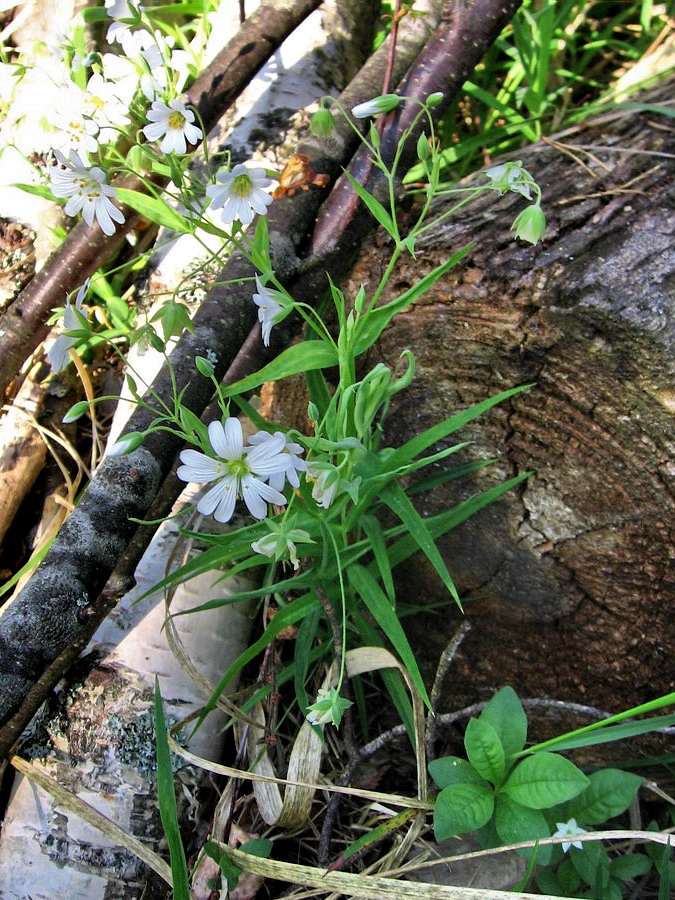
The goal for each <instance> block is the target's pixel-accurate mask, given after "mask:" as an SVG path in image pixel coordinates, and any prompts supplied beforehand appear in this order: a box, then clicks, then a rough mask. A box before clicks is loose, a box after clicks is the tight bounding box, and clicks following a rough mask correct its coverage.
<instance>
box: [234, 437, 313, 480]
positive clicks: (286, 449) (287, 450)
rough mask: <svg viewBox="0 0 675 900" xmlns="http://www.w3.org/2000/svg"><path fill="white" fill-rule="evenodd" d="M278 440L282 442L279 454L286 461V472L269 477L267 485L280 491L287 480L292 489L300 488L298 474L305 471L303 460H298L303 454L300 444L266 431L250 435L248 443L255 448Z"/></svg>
mask: <svg viewBox="0 0 675 900" xmlns="http://www.w3.org/2000/svg"><path fill="white" fill-rule="evenodd" d="M279 439H281V440H282V441H283V445H282V449H281V453H282V455H283V456H284V457H285V459H286V470H285V471H277V472H275V473H274V475H272V476H270V478H269V483H270V484H271V485H272V487H273V488H276V490H278V491H281V490H282V489H283V487H284V484H285V483H286V480H287V479H288V483H289V484H290V485H291V486H292V487H294V488H298V487H300V479H299V478H298V472H306V471H307V463H306V462H305V460H304V459H300V454H301V453H304V452H305V450H304V447H301V446H300V444H296V443H295V442H294V441H289V440H288V438H287V437H286V435H285V434H283V433H282V432H281V431H275V432H274V434H270V433H269V432H268V431H259V432H258V433H257V434H254V435H252V436H251V437H250V438H249V439H248V442H249V444H251V445H252V446H254V447H257V446H259V445H260V444H264V443H266V442H268V441H273V440H279Z"/></svg>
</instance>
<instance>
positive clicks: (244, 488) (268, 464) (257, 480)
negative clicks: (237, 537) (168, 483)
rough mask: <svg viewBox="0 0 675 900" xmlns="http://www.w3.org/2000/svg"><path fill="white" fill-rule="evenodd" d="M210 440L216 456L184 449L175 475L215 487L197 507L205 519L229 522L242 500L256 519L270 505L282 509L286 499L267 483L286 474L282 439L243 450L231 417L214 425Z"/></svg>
mask: <svg viewBox="0 0 675 900" xmlns="http://www.w3.org/2000/svg"><path fill="white" fill-rule="evenodd" d="M208 432H209V441H210V443H211V447H212V448H213V451H214V453H215V454H216V456H215V458H214V457H213V456H207V455H206V454H205V453H201V452H200V451H199V450H183V451H182V453H181V455H180V459H181V462H182V463H183V465H182V466H179V467H178V470H177V471H176V475H177V476H178V477H179V478H180V479H182V480H183V481H189V482H196V483H197V484H205V483H209V482H211V481H214V482H215V484H214V486H213V487H212V488H211V489H210V490H209V491H207V493H206V494H204V496H203V497H202V499H201V500H200V501H199V503H198V504H197V510H198V511H199V512H200V513H201V514H202V515H203V516H211V515H212V516H213V517H214V519H215V520H216V521H217V522H229V521H230V519H231V518H232V516H233V515H234V505H235V503H236V501H237V499H238V498H239V497H241V499H243V501H244V503H245V504H246V506H247V507H248V510H249V512H250V513H251V515H252V516H254V517H255V518H256V519H264V518H265V516H266V515H267V504H268V503H274V504H275V505H277V506H283V505H284V504H285V503H286V498H285V497H284V495H283V494H281V493H280V492H279V491H277V490H276V489H275V488H273V487H272V486H271V485H269V484H266V482H267V481H268V480H269V479H270V478H272V477H274V475H275V473H277V472H279V471H281V472H282V473H283V472H285V471H286V467H287V459H288V456H287V455H286V454H284V453H282V450H283V448H284V440H283V437H282V438H281V439H279V438H276V437H274V438H272V440H270V441H265V442H263V443H260V444H258V445H257V446H253V447H244V436H243V432H242V429H241V423H240V422H239V419H236V418H234V417H230V418H228V419H226V420H225V425H224V426H223V424H222V423H221V422H217V421H216V422H211V423H210V425H209V427H208Z"/></svg>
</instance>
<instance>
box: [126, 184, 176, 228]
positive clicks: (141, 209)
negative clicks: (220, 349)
mask: <svg viewBox="0 0 675 900" xmlns="http://www.w3.org/2000/svg"><path fill="white" fill-rule="evenodd" d="M115 194H116V196H117V199H118V200H120V201H121V202H122V203H126V205H127V206H130V207H131V208H132V209H135V210H136V212H137V213H140V214H141V215H142V216H143V218H145V219H149V220H150V221H151V222H155V223H156V224H157V225H164V226H165V227H166V228H170V229H171V230H172V231H178V232H179V233H180V234H191V233H192V231H193V228H192V226H191V225H190V223H189V222H188V220H187V219H186V218H185V216H181V214H180V213H178V212H176V210H175V209H172V208H171V207H170V206H169V205H168V203H166V202H165V201H164V200H158V199H156V198H155V197H149V196H148V195H147V194H142V193H140V191H132V190H129V188H121V187H116V188H115Z"/></svg>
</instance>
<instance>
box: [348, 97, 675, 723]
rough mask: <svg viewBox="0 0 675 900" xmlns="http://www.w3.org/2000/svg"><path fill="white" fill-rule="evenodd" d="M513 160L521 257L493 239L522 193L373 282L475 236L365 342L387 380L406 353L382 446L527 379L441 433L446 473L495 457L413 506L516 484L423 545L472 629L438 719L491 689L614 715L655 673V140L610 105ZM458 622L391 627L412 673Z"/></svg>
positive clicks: (370, 263)
mask: <svg viewBox="0 0 675 900" xmlns="http://www.w3.org/2000/svg"><path fill="white" fill-rule="evenodd" d="M671 95H672V85H671V86H670V88H669V87H668V86H665V87H664V88H663V89H662V90H661V92H660V97H661V98H662V99H670V97H671ZM657 99H658V97H657ZM652 102H653V98H652ZM522 159H523V162H524V164H525V165H526V167H527V168H528V169H529V170H530V171H531V172H532V173H533V175H534V176H535V178H536V179H537V180H538V181H539V183H540V184H541V186H542V189H543V195H544V204H545V209H546V213H547V217H548V222H549V225H548V229H547V233H546V240H545V242H544V244H543V246H541V245H540V246H539V247H537V248H533V247H530V245H523V244H521V243H520V242H517V241H515V240H514V239H513V236H512V234H511V233H510V232H509V226H510V223H511V221H512V219H513V217H514V216H515V214H516V212H517V211H518V210H519V209H520V208H522V204H523V201H522V198H518V197H517V196H516V195H514V194H510V195H508V196H505V197H503V198H501V199H495V198H494V196H486V197H485V198H484V199H483V200H481V202H480V203H479V204H477V205H476V206H475V207H472V210H471V211H470V212H467V213H463V214H461V216H460V217H459V218H458V219H457V220H456V221H455V222H454V223H452V224H449V225H443V226H442V227H439V228H438V229H434V230H432V232H431V234H430V236H429V239H428V240H427V241H426V242H420V244H419V249H420V253H419V256H418V260H417V261H416V262H415V261H412V260H410V261H409V262H408V263H407V264H406V266H405V267H404V268H403V270H402V271H401V272H400V274H399V276H398V278H397V279H395V280H394V282H393V285H392V294H398V293H399V292H400V291H401V290H403V289H405V288H406V287H408V286H409V285H410V284H411V283H412V282H413V281H414V280H416V279H418V278H419V277H420V275H422V274H424V273H425V272H426V271H428V270H430V269H431V268H432V267H433V266H435V265H436V264H438V263H439V262H441V261H442V260H444V259H446V258H447V257H448V255H449V253H450V252H453V251H456V250H457V249H459V248H460V247H462V246H463V245H464V244H466V243H468V242H470V241H473V240H476V241H477V242H478V245H477V247H476V249H475V250H474V251H473V252H472V253H471V254H470V256H469V257H468V258H467V260H466V261H465V262H463V263H462V264H461V265H460V266H459V267H457V268H456V269H455V270H453V271H452V272H451V273H449V276H448V277H446V278H445V280H443V281H440V282H438V283H437V284H436V286H435V287H434V289H432V290H431V291H430V292H429V293H428V294H426V295H425V296H424V297H423V298H421V299H420V300H419V301H418V302H417V304H416V305H415V307H414V308H413V309H412V310H411V311H410V312H408V313H406V314H405V315H401V316H399V317H398V318H397V319H396V320H395V322H394V324H393V327H392V328H390V329H389V330H388V332H387V333H386V334H385V335H384V337H383V339H382V341H381V343H380V346H379V348H378V358H379V359H382V360H384V361H385V362H386V363H388V364H389V365H391V366H393V365H394V364H395V362H396V360H397V358H398V355H399V353H400V351H401V350H402V349H404V348H406V347H409V348H411V349H412V350H413V351H414V353H415V357H416V360H417V374H416V377H415V379H414V381H413V384H412V386H411V387H410V388H409V390H407V391H405V392H404V393H402V394H399V395H397V397H396V400H397V401H398V403H397V405H396V406H395V408H394V409H393V411H392V414H391V416H390V419H389V422H388V427H387V432H388V434H387V438H388V440H389V441H390V442H391V443H392V444H395V445H397V444H399V443H401V442H402V441H404V440H405V439H407V438H408V437H410V436H412V435H413V434H415V433H417V432H418V431H420V430H422V429H423V428H425V427H428V426H430V425H431V424H433V423H434V422H436V421H439V420H440V419H442V418H444V417H445V416H446V415H448V414H449V413H450V412H452V411H454V410H456V409H459V408H464V407H466V406H468V405H470V404H472V403H474V402H477V401H479V400H481V399H483V398H485V397H486V396H489V395H491V394H494V393H497V392H498V391H500V390H503V389H506V388H508V387H512V386H514V385H518V384H523V383H529V382H532V383H533V385H534V386H533V387H532V389H531V390H530V391H528V392H526V393H524V394H522V395H519V396H518V397H517V398H516V399H514V400H513V402H511V403H510V404H508V405H504V406H503V407H501V408H500V409H497V410H495V411H494V412H492V413H491V414H490V415H489V416H487V417H485V418H484V419H481V420H480V421H479V422H478V423H477V424H476V425H475V426H473V427H472V428H469V429H465V431H464V432H462V435H461V436H462V438H465V439H466V438H472V439H473V440H474V441H475V444H474V445H473V447H472V448H471V449H470V451H469V452H467V454H466V455H465V459H466V458H471V459H474V458H482V457H495V456H496V457H498V461H497V463H496V464H495V465H494V466H492V467H489V468H488V469H486V470H483V471H482V472H481V473H479V475H478V476H476V477H475V478H473V479H471V480H469V481H467V480H461V481H455V482H452V483H451V485H450V486H449V487H447V488H444V489H440V490H438V491H436V492H435V493H434V494H433V495H432V496H429V498H428V499H427V500H424V501H422V503H421V505H422V508H423V510H424V512H426V513H430V512H436V511H438V510H440V509H441V508H443V507H445V506H447V505H448V504H451V503H453V502H456V501H457V500H461V499H464V498H465V497H467V496H470V495H472V494H474V493H476V492H477V491H478V490H481V489H483V488H485V487H487V486H489V485H492V484H495V483H497V482H498V481H499V480H500V478H504V477H509V476H511V475H514V474H515V473H517V472H522V471H524V470H533V474H532V476H531V477H530V478H529V480H528V481H527V482H526V483H525V484H524V485H523V486H522V487H521V488H520V490H519V491H518V492H514V493H512V494H510V495H509V496H508V498H507V499H504V500H502V501H501V502H499V503H497V504H495V505H494V506H491V507H489V508H487V509H485V510H484V511H482V512H481V513H480V514H479V515H477V516H476V517H475V518H473V519H471V520H469V521H468V522H467V523H466V524H465V525H463V526H462V527H461V528H459V529H457V530H456V531H454V532H452V533H450V534H449V535H448V536H447V537H446V538H444V539H442V541H441V545H442V549H443V553H444V556H445V558H446V560H447V562H448V565H449V567H450V570H451V572H452V573H453V576H454V578H455V579H456V583H457V586H458V589H459V591H460V594H461V596H462V598H463V602H464V607H465V610H466V613H467V616H468V618H469V619H470V620H471V622H472V623H473V625H474V627H473V629H472V631H471V633H470V635H469V636H468V637H467V638H466V640H465V642H464V644H463V646H462V649H461V651H460V653H459V654H458V657H457V663H456V666H455V667H453V677H452V684H450V685H448V688H447V694H446V698H445V704H444V705H445V707H446V708H448V709H452V708H456V707H457V706H461V705H462V703H463V702H464V701H467V700H475V699H477V696H476V695H477V693H478V695H479V698H484V697H487V695H488V693H489V691H491V690H492V689H493V688H495V687H498V686H500V685H503V684H505V683H511V684H513V685H514V686H515V687H516V689H517V690H518V691H519V692H522V693H523V694H526V695H531V696H545V695H549V696H555V697H560V698H563V699H567V700H586V701H587V702H591V703H594V704H596V705H599V706H602V707H604V708H607V709H612V710H617V711H618V710H619V709H623V708H627V707H628V706H629V705H631V704H634V703H638V702H642V701H645V700H647V699H650V698H652V697H654V696H658V695H659V694H662V693H665V692H666V691H667V690H669V689H671V686H672V684H673V680H674V678H675V653H674V652H673V651H674V649H675V625H674V612H675V567H674V564H673V563H674V558H675V502H674V501H675V496H674V495H675V420H674V414H675V384H674V379H673V376H674V374H675V187H674V186H673V182H672V176H673V172H674V171H675V131H674V129H673V125H672V119H668V118H666V117H665V116H659V115H657V114H655V113H652V112H648V113H638V112H636V111H626V110H622V111H620V112H618V113H616V114H614V115H610V116H606V117H605V118H604V119H603V120H601V121H600V122H599V123H598V124H595V125H593V126H589V127H586V128H584V129H583V130H579V131H575V132H573V133H570V134H568V135H566V136H562V137H561V139H560V143H559V144H557V145H555V144H541V145H539V146H536V147H533V148H532V149H531V150H528V151H527V152H525V153H523V154H522ZM384 244H385V242H384V241H382V243H381V246H379V247H377V248H375V249H373V247H372V246H371V247H369V248H367V249H366V250H365V251H364V253H363V254H362V256H361V257H360V259H359V261H358V263H357V265H356V267H355V269H354V271H353V273H352V288H354V289H355V288H356V287H357V286H358V284H359V283H360V282H363V283H365V284H366V285H368V284H369V283H371V284H372V282H373V281H374V279H375V278H376V277H377V276H378V275H379V273H380V271H381V270H382V268H383V266H384V262H386V257H385V253H386V246H385V245H384ZM370 362H372V363H374V362H375V359H373V360H371V361H370ZM399 589H400V599H401V601H410V602H412V603H422V604H424V603H433V602H438V601H439V600H441V599H442V588H441V585H440V584H439V583H438V581H437V579H436V578H435V577H434V575H433V573H432V572H431V571H430V567H428V566H427V565H426V564H425V562H424V561H423V560H422V559H415V560H414V561H413V562H412V563H411V564H409V565H407V566H405V567H404V568H403V570H402V571H400V572H399ZM460 618H461V615H460V613H459V612H458V611H457V610H456V609H454V605H453V604H451V603H448V605H446V606H444V607H443V608H442V609H437V610H435V611H433V612H430V613H429V614H428V615H423V616H419V617H413V618H410V619H407V620H406V623H407V625H406V627H407V628H408V629H409V631H410V633H411V634H412V636H413V639H414V642H415V647H416V650H417V651H418V652H419V653H420V655H421V656H422V657H423V659H424V660H425V661H426V663H427V665H428V669H429V671H430V670H431V669H432V668H433V666H434V665H435V663H436V660H437V658H438V655H439V653H440V651H441V649H442V647H443V646H444V643H446V642H447V641H448V640H449V639H450V637H451V635H452V633H453V631H454V630H455V629H456V627H457V623H458V621H459V620H460Z"/></svg>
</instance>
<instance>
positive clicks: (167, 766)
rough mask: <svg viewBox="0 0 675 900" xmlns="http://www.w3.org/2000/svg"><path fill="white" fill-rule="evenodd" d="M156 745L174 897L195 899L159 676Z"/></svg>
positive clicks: (176, 898) (156, 693)
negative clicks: (182, 829)
mask: <svg viewBox="0 0 675 900" xmlns="http://www.w3.org/2000/svg"><path fill="white" fill-rule="evenodd" d="M155 743H156V747H157V801H158V803H159V815H160V818H161V820H162V828H163V829H164V834H165V836H166V842H167V844H168V847H169V856H170V858H171V875H172V877H173V896H174V900H191V897H190V884H189V879H188V870H187V862H186V860H185V850H184V848H183V841H182V839H181V836H180V828H179V826H178V812H177V810H176V789H175V787H174V783H173V773H172V771H171V755H170V753H169V742H168V740H167V737H166V722H165V721H164V709H163V707H162V695H161V694H160V691H159V681H158V679H157V676H155Z"/></svg>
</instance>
